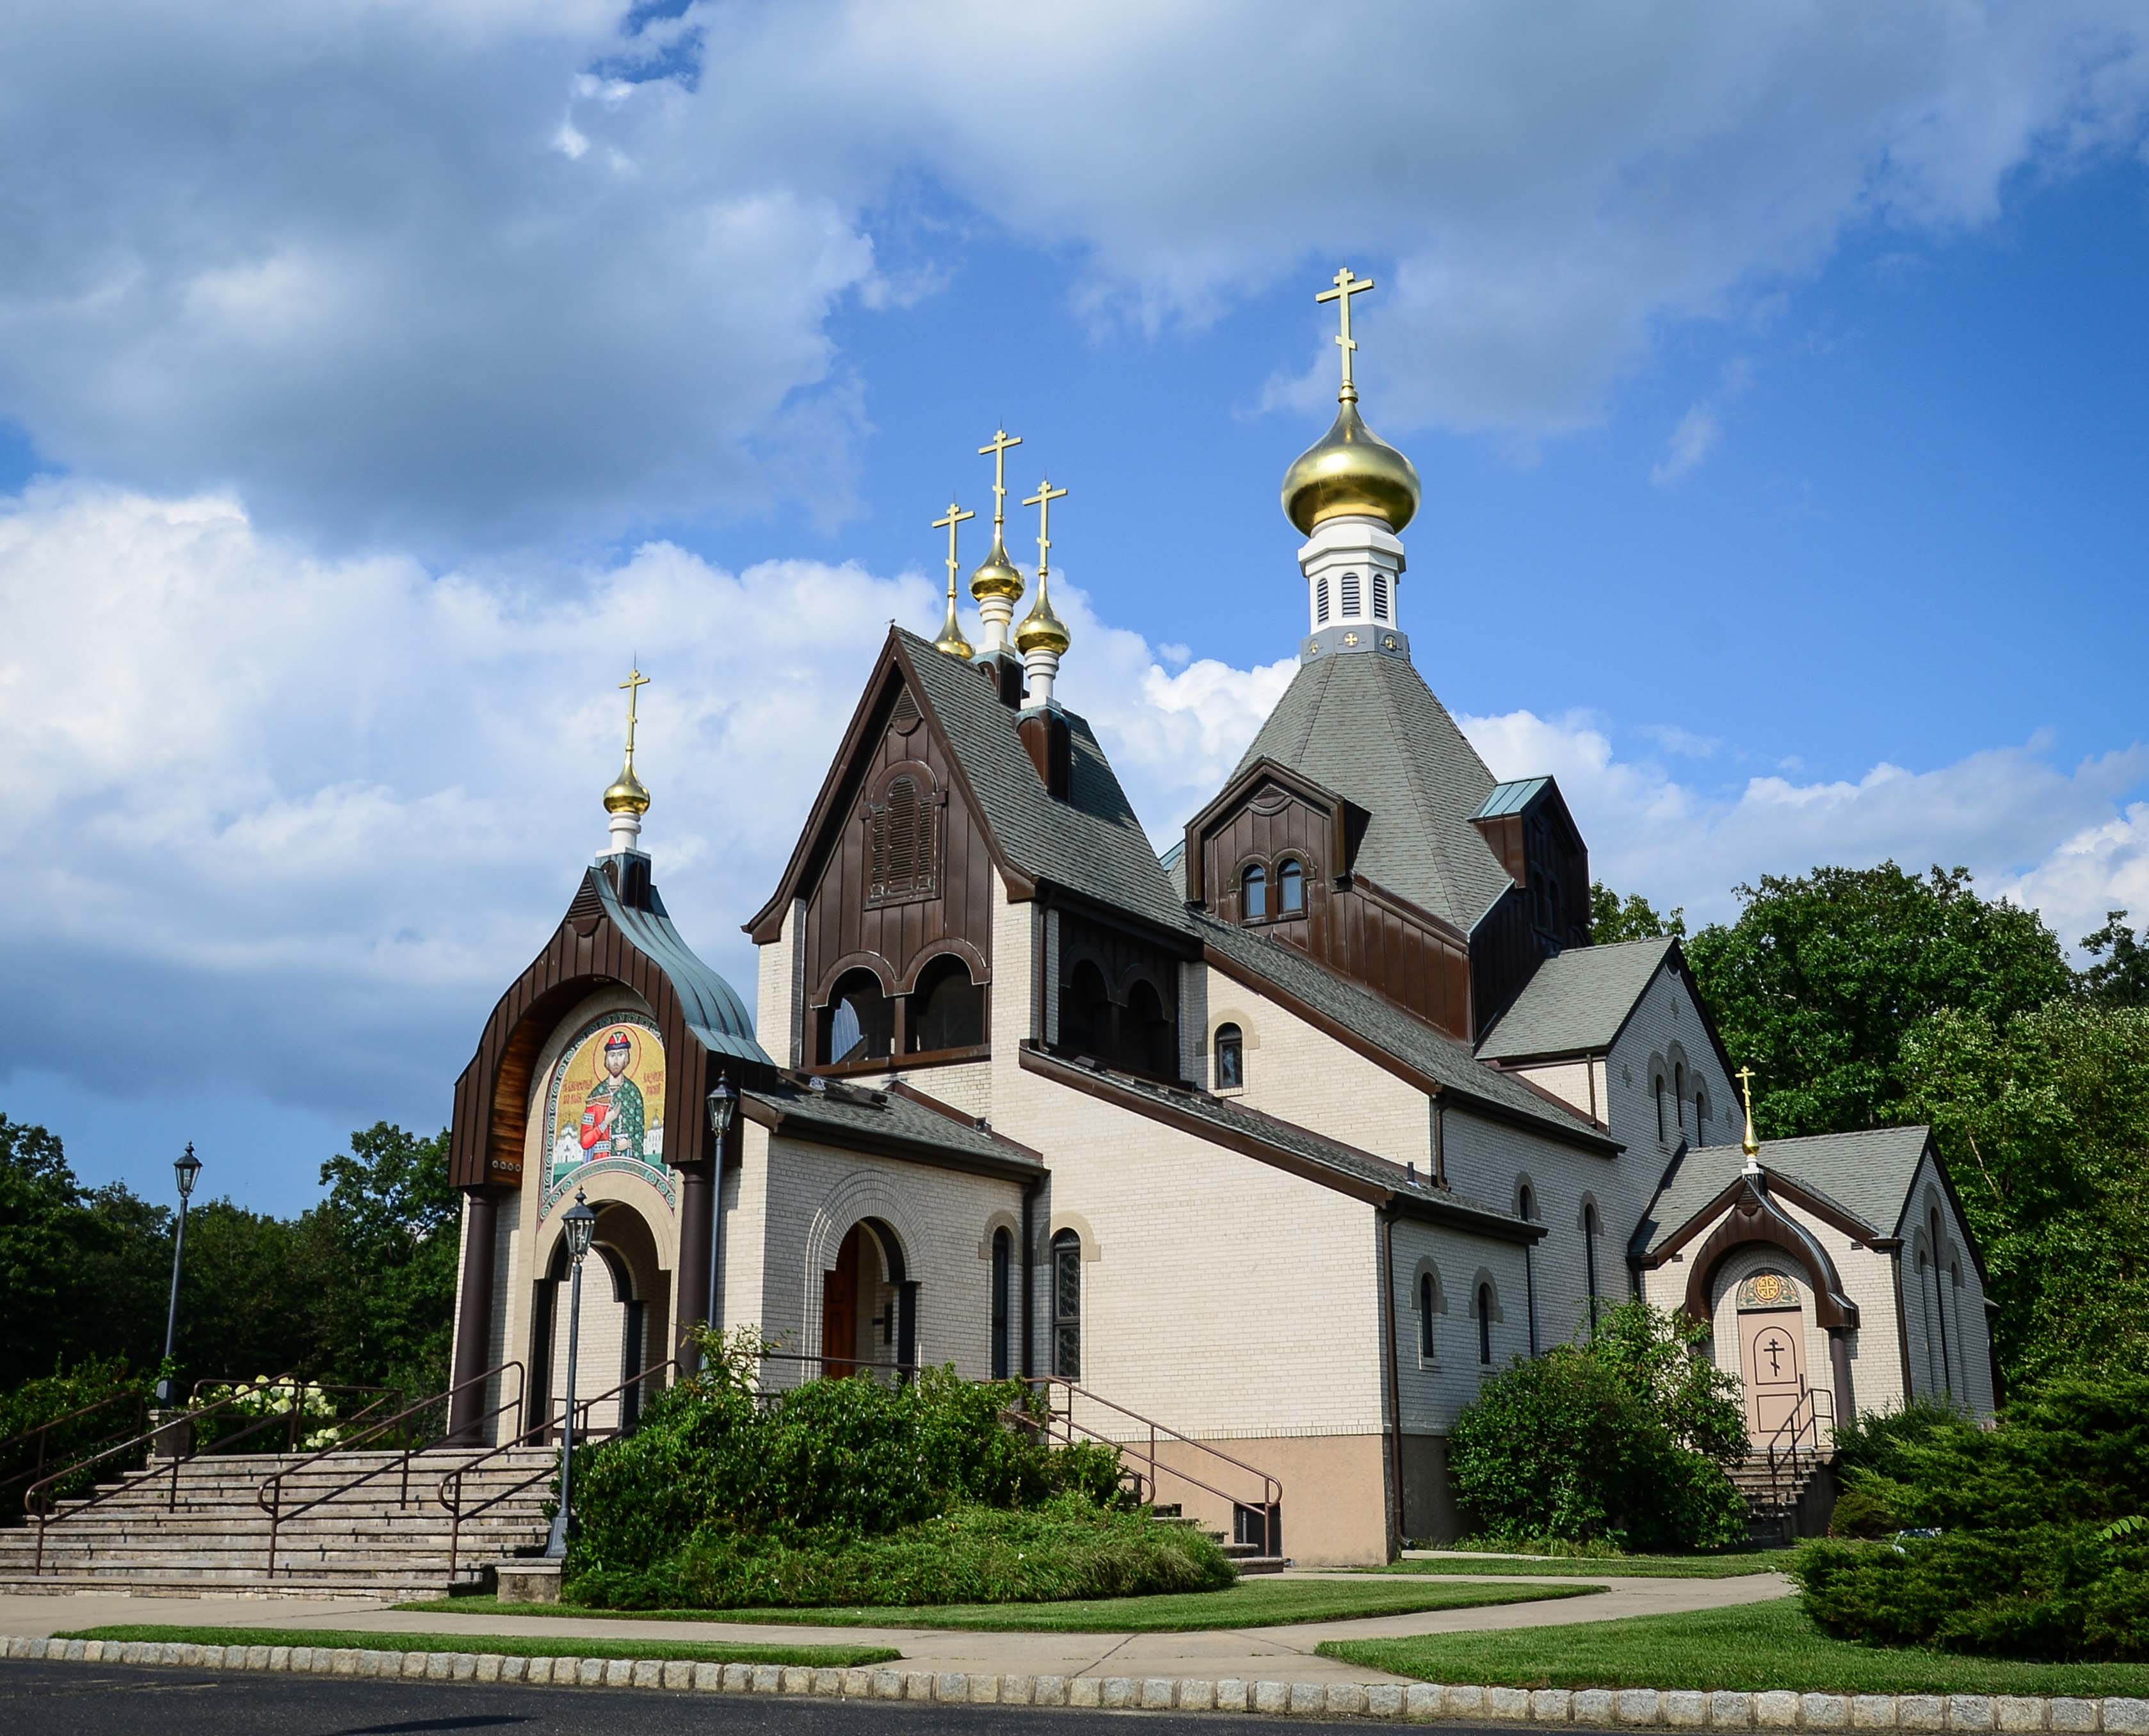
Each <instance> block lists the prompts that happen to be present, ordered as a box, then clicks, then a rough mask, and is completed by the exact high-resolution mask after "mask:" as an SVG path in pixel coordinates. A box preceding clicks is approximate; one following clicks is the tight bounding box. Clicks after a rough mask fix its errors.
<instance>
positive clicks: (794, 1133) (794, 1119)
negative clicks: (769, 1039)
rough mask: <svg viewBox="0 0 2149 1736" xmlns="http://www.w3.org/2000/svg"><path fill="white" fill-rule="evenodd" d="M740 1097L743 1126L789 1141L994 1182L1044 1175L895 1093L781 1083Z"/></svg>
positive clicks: (952, 1119)
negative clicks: (977, 1173) (908, 1160)
mask: <svg viewBox="0 0 2149 1736" xmlns="http://www.w3.org/2000/svg"><path fill="white" fill-rule="evenodd" d="M744 1097H745V1101H746V1115H747V1119H748V1120H752V1121H756V1122H758V1123H759V1124H761V1125H763V1126H765V1127H767V1128H768V1129H770V1130H772V1131H773V1132H775V1133H777V1134H779V1135H783V1136H784V1137H786V1138H789V1139H803V1140H814V1139H819V1140H826V1141H828V1143H830V1144H832V1145H843V1146H858V1145H866V1146H868V1147H871V1146H874V1145H879V1146H883V1147H886V1148H889V1149H891V1150H893V1151H894V1152H895V1153H896V1155H914V1156H917V1157H919V1158H923V1159H925V1160H928V1161H939V1162H941V1163H946V1164H952V1165H954V1167H957V1168H967V1169H981V1170H990V1171H993V1172H994V1173H996V1174H1017V1175H1029V1174H1042V1173H1043V1171H1044V1161H1043V1160H1042V1159H1041V1158H1039V1155H1037V1153H1035V1152H1034V1151H1033V1150H1030V1149H1029V1147H1028V1146H1026V1145H1017V1144H1016V1143H1015V1142H1014V1140H1008V1139H1004V1138H1002V1137H1001V1136H1000V1135H998V1134H996V1133H994V1131H993V1130H991V1129H990V1128H989V1127H986V1126H984V1125H980V1124H979V1122H978V1121H976V1120H974V1119H973V1118H972V1117H969V1116H967V1115H958V1114H955V1113H954V1112H951V1111H950V1110H948V1109H947V1108H946V1106H945V1105H943V1104H939V1103H938V1102H937V1100H936V1099H932V1098H929V1097H927V1096H926V1095H925V1094H924V1093H923V1092H921V1091H916V1090H911V1089H904V1088H903V1087H901V1086H898V1087H897V1088H896V1089H885V1090H883V1089H865V1088H863V1087H861V1086H858V1085H853V1084H836V1083H832V1084H828V1085H826V1086H825V1087H823V1089H819V1090H816V1089H813V1087H812V1086H811V1085H809V1084H805V1083H803V1082H802V1081H801V1080H799V1079H793V1078H785V1079H778V1081H777V1082H776V1083H774V1084H771V1085H767V1086H764V1087H762V1088H760V1089H752V1090H748V1091H747V1092H746V1093H744Z"/></svg>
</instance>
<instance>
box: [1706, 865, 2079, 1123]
mask: <svg viewBox="0 0 2149 1736" xmlns="http://www.w3.org/2000/svg"><path fill="white" fill-rule="evenodd" d="M1738 891H1739V898H1741V899H1742V900H1743V901H1744V904H1745V908H1744V910H1743V911H1741V912H1740V913H1739V919H1738V920H1737V921H1736V922H1735V923H1731V924H1730V925H1729V926H1728V927H1727V926H1724V925H1722V924H1717V923H1712V924H1710V925H1709V927H1708V928H1704V929H1703V930H1702V931H1701V932H1700V933H1699V934H1697V935H1695V936H1694V938H1693V939H1692V941H1691V942H1689V944H1688V947H1687V958H1688V960H1689V963H1690V964H1692V965H1693V967H1694V975H1695V977H1696V979H1698V980H1699V984H1700V985H1701V990H1702V994H1703V997H1704V999H1705V1000H1706V1001H1707V1003H1708V1004H1709V1009H1710V1010H1711V1012H1712V1013H1713V1014H1714V1015H1715V1019H1716V1023H1717V1029H1719V1032H1720V1033H1721V1034H1722V1035H1723V1038H1724V1044H1725V1046H1726V1047H1727V1048H1728V1049H1729V1050H1730V1051H1731V1053H1732V1054H1734V1056H1736V1057H1737V1058H1739V1060H1741V1061H1742V1062H1745V1063H1748V1064H1751V1065H1752V1066H1753V1068H1754V1071H1755V1072H1756V1073H1757V1074H1759V1075H1760V1079H1761V1083H1762V1089H1761V1091H1760V1092H1759V1093H1758V1094H1756V1097H1755V1099H1754V1120H1755V1122H1756V1124H1757V1125H1758V1126H1759V1130H1760V1131H1761V1133H1762V1135H1763V1136H1764V1137H1766V1138H1775V1139H1782V1138H1788V1137H1791V1136H1794V1135H1801V1134H1815V1133H1841V1132H1846V1131H1849V1130H1854V1129H1857V1128H1865V1127H1876V1126H1881V1125H1887V1124H1890V1123H1898V1122H1901V1121H1905V1120H1911V1119H1914V1118H1913V1117H1912V1116H1911V1115H1910V1111H1909V1110H1908V1108H1907V1106H1906V1104H1905V1083H1904V1078H1903V1070H1902V1050H1903V1042H1904V1039H1905V1035H1906V1034H1908V1033H1909V1032H1910V1030H1912V1029H1915V1027H1916V1026H1917V1025H1918V1024H1920V1022H1921V1021H1922V1020H1924V1019H1927V1018H1930V1016H1932V1015H1933V1014H1936V1013H1939V1012H1941V1011H1943V1010H1946V1009H1955V1010H1958V1011H1961V1012H1965V1013H1970V1014H1975V1015H1976V1016H1978V1017H1979V1018H1981V1019H1985V1020H1987V1021H1989V1022H1990V1023H1991V1024H1993V1025H1994V1026H1995V1027H1999V1026H2001V1025H2004V1024H2006V1021H2007V1020H2008V1019H2011V1018H2012V1017H2014V1016H2015V1015H2016V1014H2018V1013H2023V1012H2027V1011H2030V1010H2031V1009H2035V1008H2037V1007H2041V1006H2042V1005H2044V1004H2046V1002H2047V1001H2051V1000H2055V999H2062V998H2065V997H2067V996H2069V995H2071V994H2072V993H2073V991H2074V987H2075V981H2074V975H2073V973H2072V972H2071V971H2070V970H2069V969H2068V968H2067V963H2066V959H2065V957H2064V956H2063V955H2062V954H2061V950H2060V943H2059V940H2058V938H2056V936H2055V935H2054V934H2053V933H2052V931H2051V929H2050V928H2046V926H2045V923H2044V922H2043V920H2042V919H2041V918H2039V916H2038V915H2037V914H2036V912H2035V911H2032V910H2026V909H2024V908H2021V906H2019V905H2016V904H2011V903H2006V902H2005V901H2004V900H1996V899H1986V898H1980V897H1979V896H1978V894H1977V893H1976V892H1975V890H1974V889H1973V888H1972V887H1971V884H1970V871H1969V870H1968V869H1967V868H1953V869H1945V868H1934V869H1933V871H1932V873H1930V876H1928V877H1926V878H1923V879H1920V878H1919V877H1918V876H1916V875H1915V874H1910V873H1905V872H1904V871H1903V870H1902V869H1901V868H1898V867H1897V866H1896V865H1895V863H1893V862H1884V863H1881V864H1880V866H1879V867H1878V868H1815V869H1814V871H1813V872H1812V873H1809V874H1806V875H1803V876H1801V877H1799V878H1797V879H1787V878H1779V877H1778V876H1775V875H1769V876H1767V877H1765V878H1763V880H1762V881H1761V883H1760V884H1759V886H1757V887H1756V886H1741V887H1740V888H1738Z"/></svg>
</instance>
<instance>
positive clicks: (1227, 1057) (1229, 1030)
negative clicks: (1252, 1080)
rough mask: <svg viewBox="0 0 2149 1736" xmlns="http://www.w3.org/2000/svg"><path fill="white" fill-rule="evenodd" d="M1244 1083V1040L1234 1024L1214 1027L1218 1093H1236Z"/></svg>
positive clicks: (1243, 1036) (1242, 1033)
mask: <svg viewBox="0 0 2149 1736" xmlns="http://www.w3.org/2000/svg"><path fill="white" fill-rule="evenodd" d="M1244 1084H1246V1034H1245V1033H1244V1032H1243V1031H1241V1029H1239V1028H1238V1026H1236V1024H1220V1025H1218V1026H1217V1027H1216V1083H1215V1087H1214V1089H1216V1090H1219V1091H1236V1090H1237V1089H1239V1088H1240V1087H1241V1086H1242V1085H1244Z"/></svg>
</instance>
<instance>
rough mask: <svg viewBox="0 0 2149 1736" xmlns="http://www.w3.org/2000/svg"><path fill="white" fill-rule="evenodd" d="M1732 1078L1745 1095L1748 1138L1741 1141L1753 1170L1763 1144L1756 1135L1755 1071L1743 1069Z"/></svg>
mask: <svg viewBox="0 0 2149 1736" xmlns="http://www.w3.org/2000/svg"><path fill="white" fill-rule="evenodd" d="M1732 1076H1733V1077H1734V1079H1737V1080H1738V1081H1739V1089H1740V1090H1741V1091H1742V1092H1744V1094H1745V1098H1746V1137H1745V1139H1744V1140H1742V1141H1740V1145H1741V1148H1742V1149H1743V1150H1744V1151H1745V1153H1746V1158H1747V1166H1748V1167H1749V1169H1751V1168H1753V1167H1754V1165H1755V1164H1756V1162H1757V1161H1758V1160H1759V1157H1760V1155H1761V1142H1760V1140H1759V1139H1757V1138H1756V1137H1755V1136H1754V1069H1752V1068H1751V1067H1741V1068H1740V1069H1739V1071H1738V1072H1737V1073H1735V1074H1733V1075H1732Z"/></svg>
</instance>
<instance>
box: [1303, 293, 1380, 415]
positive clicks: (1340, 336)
mask: <svg viewBox="0 0 2149 1736" xmlns="http://www.w3.org/2000/svg"><path fill="white" fill-rule="evenodd" d="M1332 281H1333V282H1334V283H1335V285H1336V287H1335V288H1334V289H1323V290H1322V291H1321V293H1320V294H1318V295H1316V296H1315V297H1314V298H1313V299H1315V300H1316V301H1333V302H1339V303H1341V306H1340V307H1339V308H1338V309H1336V311H1337V312H1338V313H1339V314H1341V316H1342V321H1343V328H1342V330H1341V331H1340V332H1338V333H1337V334H1336V345H1337V346H1338V347H1339V348H1340V349H1341V350H1342V352H1343V395H1344V396H1345V397H1346V398H1355V397H1356V396H1357V395H1358V389H1357V387H1356V385H1352V384H1351V352H1352V351H1353V350H1356V348H1357V347H1358V342H1357V340H1356V339H1355V338H1353V337H1352V336H1351V297H1352V296H1353V295H1357V294H1362V293H1363V292H1364V291H1366V290H1367V289H1371V288H1372V287H1373V280H1372V279H1371V278H1370V277H1358V276H1355V275H1353V274H1352V273H1351V268H1350V267H1349V266H1348V265H1346V266H1345V267H1344V268H1343V269H1341V271H1339V272H1337V273H1336V275H1335V278H1334V279H1332Z"/></svg>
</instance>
